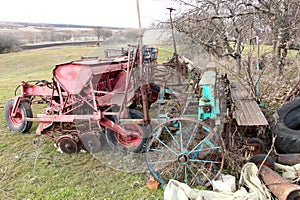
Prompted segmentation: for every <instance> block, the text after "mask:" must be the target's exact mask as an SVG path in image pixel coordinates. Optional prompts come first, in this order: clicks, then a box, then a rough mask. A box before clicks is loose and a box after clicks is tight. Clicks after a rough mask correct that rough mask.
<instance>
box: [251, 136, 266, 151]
mask: <svg viewBox="0 0 300 200" xmlns="http://www.w3.org/2000/svg"><path fill="white" fill-rule="evenodd" d="M247 143H248V144H249V145H252V144H259V145H260V148H259V149H261V152H259V153H257V154H263V153H264V152H265V149H266V147H265V144H264V142H263V141H262V140H261V139H259V138H250V139H249V140H248V141H247Z"/></svg>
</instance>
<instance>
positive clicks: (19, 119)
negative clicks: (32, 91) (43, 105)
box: [4, 99, 33, 133]
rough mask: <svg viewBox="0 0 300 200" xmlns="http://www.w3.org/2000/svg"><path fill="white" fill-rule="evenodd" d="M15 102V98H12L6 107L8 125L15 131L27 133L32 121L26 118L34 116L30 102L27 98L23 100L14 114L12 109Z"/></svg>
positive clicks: (5, 114) (5, 113)
mask: <svg viewBox="0 0 300 200" xmlns="http://www.w3.org/2000/svg"><path fill="white" fill-rule="evenodd" d="M14 102H15V99H10V100H8V101H7V103H6V104H5V107H4V117H5V120H6V123H7V126H8V127H9V128H10V129H11V130H13V131H19V132H22V133H25V132H27V131H28V130H29V129H30V128H31V126H32V122H29V121H26V118H32V117H33V115H32V110H31V107H30V104H29V102H28V101H26V100H21V101H20V104H19V106H18V107H17V108H16V114H15V116H13V115H12V109H13V105H14Z"/></svg>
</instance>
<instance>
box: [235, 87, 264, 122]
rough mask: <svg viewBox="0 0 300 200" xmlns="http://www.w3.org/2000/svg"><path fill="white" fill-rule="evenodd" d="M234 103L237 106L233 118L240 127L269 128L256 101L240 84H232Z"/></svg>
mask: <svg viewBox="0 0 300 200" xmlns="http://www.w3.org/2000/svg"><path fill="white" fill-rule="evenodd" d="M230 91H231V96H232V101H233V103H234V105H235V111H234V113H233V117H234V118H235V119H236V121H237V123H238V125H240V126H267V125H269V123H268V121H267V120H266V118H265V116H264V114H263V113H262V111H261V109H260V107H259V106H258V104H257V103H256V101H255V100H254V99H253V98H252V97H251V96H250V94H249V92H248V91H247V89H246V88H245V87H244V86H243V85H242V84H241V83H239V82H233V83H231V84H230Z"/></svg>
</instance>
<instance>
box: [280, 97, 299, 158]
mask: <svg viewBox="0 0 300 200" xmlns="http://www.w3.org/2000/svg"><path fill="white" fill-rule="evenodd" d="M277 112H278V116H279V118H278V121H277V124H276V126H275V128H274V134H275V135H276V136H277V138H276V140H275V148H276V150H277V152H278V153H300V99H296V100H295V101H292V102H289V103H287V104H285V105H284V106H283V107H281V108H280V109H278V111H277Z"/></svg>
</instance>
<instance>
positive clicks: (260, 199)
mask: <svg viewBox="0 0 300 200" xmlns="http://www.w3.org/2000/svg"><path fill="white" fill-rule="evenodd" d="M257 171H258V169H257V167H256V165H255V164H254V163H247V164H245V165H244V166H243V169H242V172H241V179H240V185H241V188H240V189H239V190H238V191H236V192H234V193H233V192H214V191H207V190H197V189H192V188H190V187H189V186H188V185H186V184H185V183H180V182H179V181H176V180H172V179H171V180H170V181H169V183H168V185H167V186H166V188H165V191H164V200H211V199H224V200H244V199H247V200H264V199H271V194H270V192H269V191H268V189H267V188H266V187H265V186H264V185H263V184H262V183H261V181H260V179H259V178H258V176H257V175H256V174H257ZM244 186H245V187H247V188H248V189H249V192H247V190H246V189H245V187H244Z"/></svg>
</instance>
